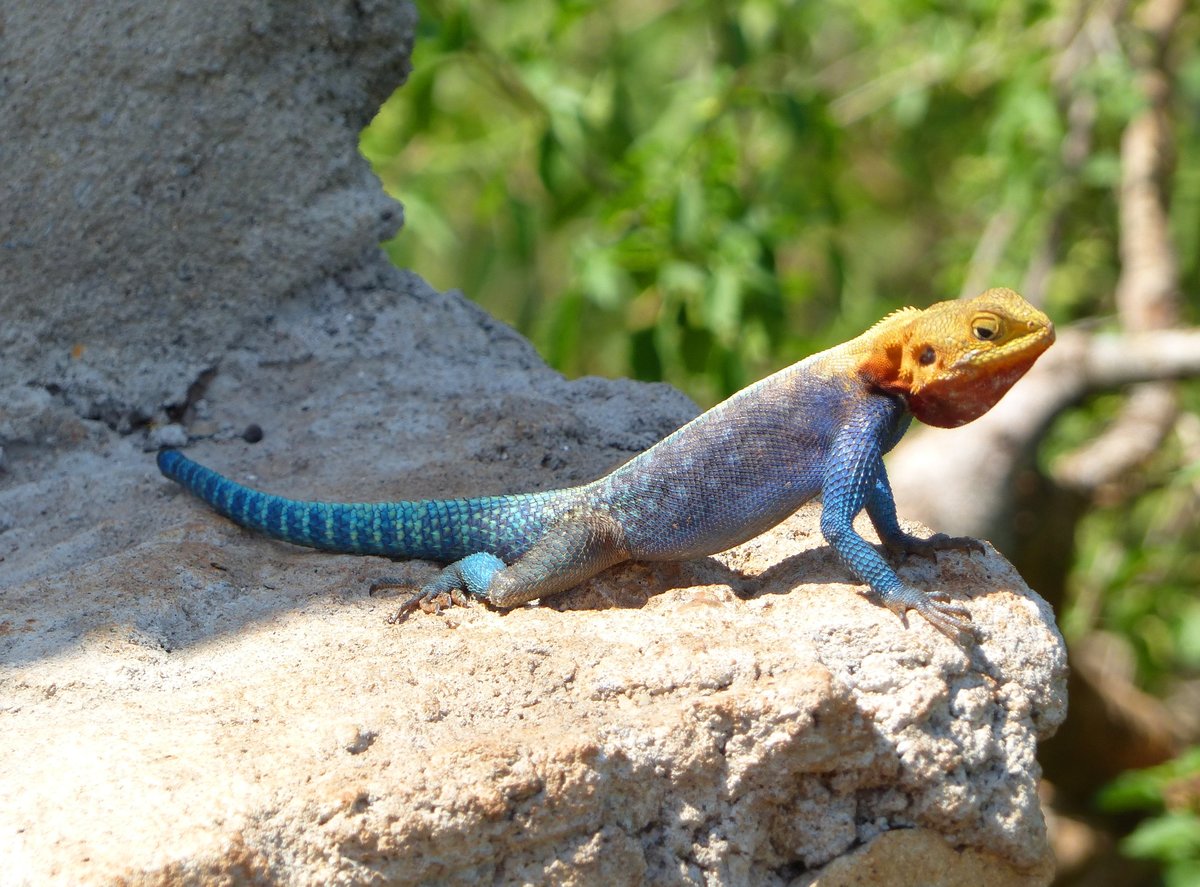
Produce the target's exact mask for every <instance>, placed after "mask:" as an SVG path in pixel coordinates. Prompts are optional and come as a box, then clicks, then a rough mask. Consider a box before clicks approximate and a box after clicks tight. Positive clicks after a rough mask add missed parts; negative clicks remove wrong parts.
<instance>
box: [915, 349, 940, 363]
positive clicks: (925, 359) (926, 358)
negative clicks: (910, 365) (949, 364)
mask: <svg viewBox="0 0 1200 887" xmlns="http://www.w3.org/2000/svg"><path fill="white" fill-rule="evenodd" d="M935 360H937V352H936V351H934V350H933V348H932V347H931V346H929V345H926V346H925V349H924V350H923V351H922V352H921V353H920V355H919V356H918V357H917V363H919V364H920V365H921V366H923V367H927V366H929V365H930V364H931V363H933V362H934V361H935Z"/></svg>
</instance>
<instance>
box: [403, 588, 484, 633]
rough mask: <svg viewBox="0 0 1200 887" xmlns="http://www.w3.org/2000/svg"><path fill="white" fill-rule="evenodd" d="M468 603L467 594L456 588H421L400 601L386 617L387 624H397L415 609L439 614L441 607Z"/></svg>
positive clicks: (460, 605) (459, 605)
mask: <svg viewBox="0 0 1200 887" xmlns="http://www.w3.org/2000/svg"><path fill="white" fill-rule="evenodd" d="M468 604H469V601H468V600H467V596H466V595H465V594H463V593H462V592H461V591H459V590H458V589H456V588H455V589H451V590H450V591H445V590H442V589H438V588H422V589H421V590H420V591H418V592H417V593H416V594H414V595H412V596H411V597H409V599H408V600H406V601H405V602H404V603H402V604H401V605H400V609H398V610H397V611H396V612H395V613H393V614H392V615H391V616H389V617H388V620H387V622H388V625H398V624H399V623H401V622H403V621H404V620H405V619H407V618H408V617H409V615H410V614H411V613H412V612H413V611H414V610H417V609H419V610H420V611H421V612H422V613H431V614H433V615H434V616H438V615H440V614H441V612H442V608H443V607H450V606H455V607H466V606H468Z"/></svg>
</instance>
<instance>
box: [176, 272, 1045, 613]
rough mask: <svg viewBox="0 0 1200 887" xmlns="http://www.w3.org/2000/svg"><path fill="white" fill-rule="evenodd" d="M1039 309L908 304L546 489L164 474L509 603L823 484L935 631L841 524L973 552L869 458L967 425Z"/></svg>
mask: <svg viewBox="0 0 1200 887" xmlns="http://www.w3.org/2000/svg"><path fill="white" fill-rule="evenodd" d="M1053 337H1054V334H1053V327H1052V326H1051V325H1050V322H1049V320H1048V318H1046V317H1045V315H1044V314H1042V313H1041V312H1039V311H1037V310H1036V309H1034V308H1032V306H1029V305H1028V303H1026V302H1025V301H1024V300H1023V299H1021V298H1020V296H1018V295H1016V293H1013V292H1012V291H1010V290H991V291H989V292H988V293H985V294H984V295H982V296H979V297H977V298H976V299H973V300H968V301H963V302H943V303H939V304H938V305H935V306H932V307H931V308H929V309H926V310H925V311H917V310H916V309H907V310H906V311H905V312H899V313H898V314H896V315H892V316H890V317H889V318H885V319H884V320H883V321H881V322H880V323H879V324H877V325H876V326H874V327H872V328H871V329H870V330H868V331H867V332H866V333H864V334H863V335H862V336H860V337H858V338H856V339H854V340H851V341H850V342H847V343H845V344H844V345H840V346H837V347H835V348H832V349H830V350H828V351H824V352H821V353H820V354H816V355H813V356H812V357H809V358H807V359H805V360H803V361H801V362H799V363H797V364H795V365H793V366H791V367H787V368H786V369H783V370H781V371H779V372H777V373H775V374H774V375H772V376H769V377H767V378H766V379H763V380H761V381H760V382H757V383H755V384H754V385H751V386H750V387H748V388H746V389H744V390H742V391H740V392H738V393H737V394H735V395H733V396H732V397H731V398H729V399H728V400H726V401H725V402H724V403H721V404H719V405H717V406H716V407H714V408H713V409H711V410H709V411H708V412H706V413H704V414H703V415H701V416H699V417H697V418H696V419H694V420H692V421H691V422H690V423H688V424H687V425H685V426H683V427H682V428H680V429H679V430H677V431H675V432H674V433H673V434H671V435H669V436H668V437H666V438H665V439H663V440H662V441H660V442H659V443H657V444H655V445H654V446H653V447H651V448H650V449H648V450H647V451H645V452H644V453H641V454H640V455H638V456H635V457H634V458H633V459H631V460H629V461H628V462H626V463H625V464H623V465H621V466H620V467H618V468H616V469H615V470H614V471H612V472H611V473H610V474H608V475H605V476H604V477H601V478H599V479H598V480H595V481H593V482H591V483H589V484H584V485H582V486H578V487H571V488H567V489H560V490H550V491H546V492H538V493H524V494H514V495H505V496H488V497H481V498H468V499H445V500H420V501H399V502H381V503H326V502H306V501H300V500H294V499H288V498H284V497H280V496H275V495H271V494H268V493H262V492H259V491H256V490H252V489H250V488H248V487H245V486H243V485H241V484H238V483H235V482H234V481H231V480H229V479H228V478H225V477H223V476H222V475H220V474H218V473H216V472H215V471H212V470H211V469H209V468H206V467H204V466H202V465H199V464H198V463H196V462H193V461H192V460H190V459H188V458H187V457H186V456H184V455H182V454H181V453H179V452H178V451H175V450H164V451H162V452H160V453H159V455H158V465H159V468H160V469H161V471H162V473H163V474H164V475H166V476H167V477H169V478H172V479H173V480H176V481H178V482H179V483H180V484H182V485H183V486H184V487H186V488H187V489H188V490H190V491H191V492H193V493H195V494H196V495H197V496H199V497H200V498H201V499H204V500H205V501H206V502H208V503H209V504H210V505H212V506H213V507H214V508H215V509H216V510H217V511H219V512H220V513H221V514H223V515H225V516H226V517H228V518H230V519H231V520H233V521H235V522H236V523H238V524H241V525H242V526H245V527H249V528H252V529H255V530H258V531H260V532H263V533H265V534H267V535H270V536H273V537H275V538H277V539H282V540H284V541H287V542H292V543H295V544H298V545H306V546H310V547H314V548H320V549H325V550H330V551H339V552H347V553H354V554H375V555H385V556H389V557H406V558H427V559H430V560H436V561H441V562H444V563H448V564H449V566H447V567H446V569H445V570H443V572H442V573H441V574H440V575H439V577H438V578H437V579H436V580H435V581H434V582H432V583H430V584H429V585H428V586H426V587H425V588H424V589H422V590H421V592H420V593H418V594H417V595H414V597H413V598H412V599H411V600H410V601H409V602H408V603H407V604H406V605H405V609H404V610H402V611H401V612H402V613H403V612H406V611H407V610H408V609H411V608H412V607H413V606H416V605H418V604H421V605H423V604H425V603H427V602H430V601H432V600H434V599H435V598H438V597H440V596H441V595H443V594H446V593H450V594H452V595H453V594H458V593H460V592H461V591H467V592H469V593H472V594H476V595H479V596H482V597H484V598H485V599H486V600H488V601H489V602H491V603H493V604H495V605H497V606H501V607H512V606H516V605H518V604H521V603H524V602H527V601H529V600H533V599H535V598H539V597H545V596H547V595H550V594H555V593H557V592H559V591H563V590H565V589H567V588H570V587H572V586H574V585H576V584H578V583H579V582H581V581H582V580H584V579H586V578H587V577H589V576H592V575H594V574H595V573H597V572H599V571H600V570H603V569H605V568H606V567H609V566H611V565H613V564H616V563H619V562H621V561H624V560H629V559H635V560H684V559H689V558H694V557H699V556H703V555H707V554H713V553H715V552H718V551H722V550H724V549H726V548H730V547H732V546H734V545H737V544H739V543H741V542H744V541H746V540H747V539H750V538H753V537H754V536H756V535H758V534H759V533H761V532H763V531H764V530H766V529H768V528H769V527H772V526H774V525H775V524H777V523H779V522H780V521H782V520H783V519H784V518H786V517H787V516H788V515H789V514H791V513H792V512H794V511H795V510H796V509H797V508H799V507H800V506H801V505H802V504H804V503H805V502H807V501H809V500H811V499H813V498H815V497H817V496H820V497H821V498H822V502H823V511H822V519H821V529H822V532H823V534H824V535H825V537H826V539H827V540H828V541H829V543H830V545H831V546H832V547H833V548H834V549H835V550H836V551H837V553H838V554H839V555H840V557H841V558H842V560H843V561H844V562H845V564H846V565H847V567H848V568H849V569H850V571H851V572H852V573H853V574H854V575H855V576H856V577H857V578H859V579H860V580H861V581H863V582H865V583H867V584H868V585H869V586H870V587H871V589H872V590H873V591H874V592H875V593H877V594H878V595H879V596H880V597H881V598H882V599H883V601H884V602H885V603H886V604H888V606H890V607H891V608H892V609H894V610H896V611H897V612H899V613H901V614H903V613H904V612H905V611H907V610H908V609H917V610H918V611H919V612H921V613H922V615H924V616H925V617H926V618H927V619H929V620H930V622H932V623H933V624H934V625H935V626H936V627H938V628H939V629H940V630H942V631H943V632H945V633H946V634H948V635H952V636H953V635H955V634H956V633H957V632H958V631H961V630H965V629H966V623H965V622H963V621H962V620H963V619H965V618H967V612H966V610H965V609H964V608H963V607H961V606H960V605H957V604H953V603H950V602H949V601H948V600H946V597H945V595H944V594H942V593H940V592H935V593H933V594H928V595H927V594H924V593H922V592H920V591H918V590H916V589H914V588H912V587H910V586H907V585H905V584H904V583H903V581H902V580H900V578H899V577H898V576H897V575H896V573H895V571H894V570H893V569H892V567H891V566H890V565H889V564H888V563H887V562H886V561H885V560H884V558H883V556H882V555H881V554H880V553H879V552H878V551H877V550H876V548H875V547H874V546H871V545H869V544H868V543H867V542H866V541H865V540H863V539H862V537H861V536H859V535H858V534H857V533H856V532H855V531H854V529H853V521H854V518H855V516H856V515H857V514H858V513H859V512H860V511H862V510H864V509H865V510H866V511H867V514H868V516H869V517H870V518H871V520H872V522H873V524H874V526H875V528H876V530H877V531H878V532H879V534H880V538H881V539H882V540H883V542H884V545H885V547H887V548H888V549H891V550H893V551H902V552H906V553H912V552H918V553H926V554H928V553H932V552H935V551H937V550H942V549H947V548H977V547H978V543H977V542H975V541H974V540H969V539H951V538H948V537H945V536H941V535H937V536H935V537H933V538H932V539H928V540H921V539H916V538H914V537H912V536H909V535H908V534H906V533H904V532H903V531H902V530H901V528H900V525H899V521H898V520H897V517H896V509H895V504H894V501H893V498H892V493H891V488H890V486H889V484H888V480H887V473H886V471H885V469H884V465H883V455H884V454H885V453H887V452H888V451H889V450H890V449H892V447H893V446H895V444H896V443H897V442H898V441H899V440H900V438H901V436H902V435H903V434H904V432H905V430H906V429H907V428H908V426H909V424H910V422H911V420H912V418H913V415H914V414H916V415H917V416H918V417H919V418H923V419H925V420H926V421H931V422H932V423H934V424H944V425H955V424H962V423H963V422H965V421H970V420H971V419H973V418H975V417H976V416H978V415H980V414H981V413H982V412H986V410H987V409H988V408H990V407H991V405H992V404H994V403H995V401H996V400H997V399H999V397H1000V396H1001V395H1002V394H1003V393H1004V391H1006V390H1007V389H1008V387H1010V386H1011V385H1012V383H1013V382H1015V381H1016V378H1018V377H1019V376H1020V375H1021V374H1022V373H1023V372H1024V371H1025V370H1026V369H1028V367H1029V365H1031V364H1032V363H1033V361H1034V360H1035V359H1036V357H1037V356H1038V355H1039V354H1041V352H1042V351H1044V350H1045V348H1046V347H1049V344H1050V343H1051V342H1052V341H1053Z"/></svg>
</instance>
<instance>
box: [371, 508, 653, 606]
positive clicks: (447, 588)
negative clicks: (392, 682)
mask: <svg viewBox="0 0 1200 887" xmlns="http://www.w3.org/2000/svg"><path fill="white" fill-rule="evenodd" d="M628 559H629V548H628V546H627V545H626V544H625V533H624V530H623V529H622V528H621V525H620V524H619V523H618V522H617V521H616V519H615V518H613V517H612V516H611V515H609V514H607V513H606V512H603V511H597V510H594V509H592V508H577V509H573V510H571V511H568V512H567V513H566V514H564V515H562V516H561V517H559V518H558V519H557V520H556V521H554V522H553V523H551V524H550V525H549V526H547V527H546V529H545V530H544V531H543V532H542V534H541V536H540V537H539V538H538V540H537V541H536V542H534V543H533V545H531V546H530V547H529V550H528V551H526V552H525V554H523V555H522V556H521V557H519V558H518V559H517V560H516V561H514V562H513V563H512V564H511V565H509V566H505V564H504V561H502V560H500V558H498V557H496V556H495V555H492V554H488V553H486V552H479V553H476V554H472V555H468V556H467V557H465V558H463V559H462V560H460V561H455V562H454V563H452V564H450V566H448V567H446V568H445V569H444V570H442V572H441V573H439V574H438V576H437V578H436V579H434V580H433V581H432V582H431V583H429V584H428V585H426V586H425V587H424V588H422V589H421V590H420V591H419V592H417V593H416V594H415V595H413V596H412V597H411V598H409V599H408V600H407V601H405V602H404V604H403V606H401V607H400V610H399V612H397V613H396V615H395V616H393V617H392V618H391V619H390V620H389V621H390V622H399V621H400V620H402V619H403V618H404V617H405V616H407V615H408V614H409V613H411V612H412V611H413V610H415V609H417V608H418V607H420V608H421V609H423V610H424V609H429V608H433V609H440V606H441V599H442V598H443V596H448V597H449V598H450V600H451V602H453V603H463V602H464V601H465V597H464V592H466V593H468V594H472V595H475V596H477V597H481V598H483V600H485V601H487V602H488V603H489V604H491V605H492V606H494V607H500V608H502V609H506V610H507V609H511V608H512V607H519V606H520V605H521V604H525V603H528V602H529V601H532V600H536V599H537V598H544V597H549V596H550V595H552V594H558V593H559V592H560V591H566V590H567V589H568V588H573V587H574V586H576V585H578V584H579V583H580V582H582V581H584V580H585V579H588V578H590V577H592V576H595V575H596V574H597V573H599V572H600V571H601V570H604V569H607V568H608V567H611V566H613V565H614V564H619V563H620V562H621V561H624V560H628Z"/></svg>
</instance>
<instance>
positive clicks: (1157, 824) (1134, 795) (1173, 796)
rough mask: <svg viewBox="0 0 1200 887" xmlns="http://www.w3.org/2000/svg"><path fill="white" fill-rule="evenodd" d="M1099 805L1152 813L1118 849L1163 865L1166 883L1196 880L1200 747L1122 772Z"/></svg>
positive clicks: (1199, 880) (1199, 870)
mask: <svg viewBox="0 0 1200 887" xmlns="http://www.w3.org/2000/svg"><path fill="white" fill-rule="evenodd" d="M1100 805H1101V806H1102V807H1103V808H1104V809H1106V810H1109V811H1111V812H1121V811H1126V810H1148V811H1151V812H1152V813H1153V814H1154V815H1153V816H1150V817H1149V818H1147V819H1144V820H1142V822H1141V823H1140V824H1139V825H1138V826H1137V828H1135V829H1134V830H1133V832H1131V833H1130V834H1129V835H1128V836H1127V837H1126V838H1125V840H1124V841H1123V842H1122V845H1121V849H1122V850H1123V851H1124V852H1125V853H1127V854H1128V855H1129V856H1133V857H1137V858H1141V859H1153V860H1156V861H1158V862H1160V863H1162V865H1163V880H1164V883H1165V884H1166V885H1167V887H1194V885H1195V884H1200V746H1196V747H1193V748H1191V749H1189V750H1188V751H1186V752H1184V754H1182V755H1180V756H1179V757H1178V758H1176V759H1175V760H1173V761H1169V762H1168V763H1166V764H1162V765H1160V766H1158V767H1151V768H1149V769H1147V770H1136V771H1132V772H1130V773H1125V774H1122V775H1121V776H1120V777H1119V778H1117V779H1116V780H1114V781H1113V782H1112V783H1111V784H1110V785H1109V786H1108V787H1107V788H1106V789H1105V790H1104V792H1103V793H1102V794H1101V796H1100Z"/></svg>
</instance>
